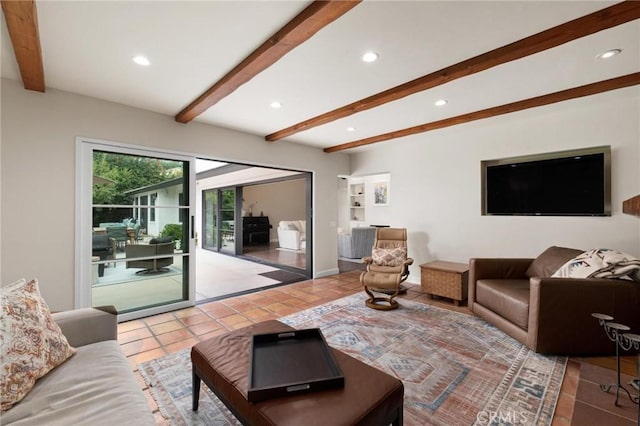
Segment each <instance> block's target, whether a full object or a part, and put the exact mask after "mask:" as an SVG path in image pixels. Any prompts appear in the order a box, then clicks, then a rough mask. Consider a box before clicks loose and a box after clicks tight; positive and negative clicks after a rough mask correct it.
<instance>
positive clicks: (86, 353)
mask: <svg viewBox="0 0 640 426" xmlns="http://www.w3.org/2000/svg"><path fill="white" fill-rule="evenodd" d="M77 351H78V352H77V353H76V354H75V355H74V356H73V357H72V358H71V359H69V360H68V361H67V362H65V363H64V364H62V365H61V366H59V367H58V368H56V369H55V370H53V371H51V372H50V373H49V374H48V375H47V376H46V377H44V378H42V379H40V380H39V381H38V383H36V385H35V386H34V388H33V389H32V390H31V392H29V394H28V395H27V396H26V397H25V398H24V399H23V400H22V401H21V402H20V403H19V404H16V405H15V406H14V407H13V408H12V409H11V410H9V411H7V412H6V413H3V415H2V424H3V425H8V424H11V423H14V422H16V424H23V423H24V424H30V425H80V424H83V425H106V424H109V425H129V424H135V425H136V426H138V425H155V421H154V418H153V414H152V413H151V410H150V409H149V407H148V405H147V402H146V399H145V397H144V394H143V393H142V391H141V387H140V385H139V384H138V382H137V381H136V379H135V376H134V375H133V374H132V371H131V369H132V368H131V365H130V364H129V362H128V361H127V359H126V358H125V356H124V354H123V353H122V351H121V350H120V346H119V345H118V342H117V341H115V340H108V341H103V342H98V343H93V344H90V345H86V346H80V347H78V348H77Z"/></svg>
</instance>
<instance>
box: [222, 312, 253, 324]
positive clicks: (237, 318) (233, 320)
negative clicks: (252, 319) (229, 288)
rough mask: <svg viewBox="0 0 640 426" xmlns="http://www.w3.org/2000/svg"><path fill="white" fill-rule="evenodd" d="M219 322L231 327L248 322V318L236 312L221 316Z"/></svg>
mask: <svg viewBox="0 0 640 426" xmlns="http://www.w3.org/2000/svg"><path fill="white" fill-rule="evenodd" d="M218 322H219V323H220V324H222V325H224V326H226V327H231V326H233V325H234V324H238V323H240V322H247V318H245V317H243V316H242V315H240V314H234V315H229V316H227V317H224V318H220V319H218Z"/></svg>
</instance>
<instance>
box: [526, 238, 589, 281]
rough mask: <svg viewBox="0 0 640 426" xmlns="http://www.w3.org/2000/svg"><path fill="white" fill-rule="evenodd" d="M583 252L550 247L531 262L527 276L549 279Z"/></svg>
mask: <svg viewBox="0 0 640 426" xmlns="http://www.w3.org/2000/svg"><path fill="white" fill-rule="evenodd" d="M583 252H584V250H576V249H572V248H566V247H557V246H551V247H549V248H548V249H546V250H545V251H543V252H542V253H540V255H539V256H538V257H537V258H535V259H534V260H533V262H531V265H529V268H528V269H527V276H528V277H529V278H531V277H541V278H549V277H550V276H551V275H553V273H554V272H556V271H557V270H558V269H559V268H560V267H561V266H562V265H564V264H565V263H567V262H568V261H569V260H571V259H573V258H574V257H576V256H577V255H579V254H581V253H583Z"/></svg>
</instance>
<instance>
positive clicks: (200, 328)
mask: <svg viewBox="0 0 640 426" xmlns="http://www.w3.org/2000/svg"><path fill="white" fill-rule="evenodd" d="M189 330H190V331H191V332H192V333H193V334H195V335H196V336H201V335H203V334H207V333H210V332H212V331H215V330H224V327H223V326H222V325H220V323H218V322H217V321H214V320H209V321H207V322H201V323H200V324H196V325H190V326H189Z"/></svg>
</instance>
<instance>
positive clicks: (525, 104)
mask: <svg viewBox="0 0 640 426" xmlns="http://www.w3.org/2000/svg"><path fill="white" fill-rule="evenodd" d="M638 84H640V72H637V73H634V74H629V75H625V76H622V77H617V78H612V79H609V80H604V81H599V82H597V83H591V84H586V85H584V86H580V87H574V88H571V89H567V90H562V91H560V92H555V93H549V94H547V95H542V96H536V97H535V98H530V99H525V100H522V101H518V102H513V103H510V104H506V105H500V106H497V107H493V108H487V109H483V110H481V111H474V112H470V113H468V114H462V115H458V116H457V117H450V118H445V119H444V120H439V121H434V122H431V123H425V124H421V125H418V126H413V127H409V128H406V129H402V130H396V131H393V132H389V133H385V134H382V135H377V136H372V137H370V138H365V139H360V140H357V141H353V142H347V143H344V144H341V145H336V146H331V147H329V148H325V149H324V152H336V151H343V150H345V149H350V148H356V147H359V146H363V145H371V144H374V143H377V142H383V141H387V140H390V139H396V138H401V137H404V136H410V135H415V134H416V133H424V132H428V131H430V130H436V129H442V128H445V127H450V126H455V125H457V124H463V123H468V122H470V121H476V120H482V119H484V118H490V117H495V116H497V115H502V114H509V113H511V112H516V111H522V110H525V109H529V108H535V107H539V106H544V105H550V104H553V103H556V102H562V101H567V100H569V99H575V98H581V97H584V96H590V95H595V94H598V93H602V92H608V91H610V90H615V89H621V88H624V87H629V86H636V85H638Z"/></svg>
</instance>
